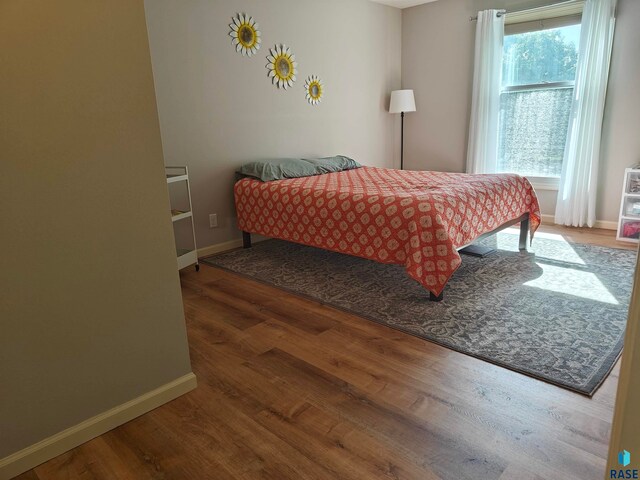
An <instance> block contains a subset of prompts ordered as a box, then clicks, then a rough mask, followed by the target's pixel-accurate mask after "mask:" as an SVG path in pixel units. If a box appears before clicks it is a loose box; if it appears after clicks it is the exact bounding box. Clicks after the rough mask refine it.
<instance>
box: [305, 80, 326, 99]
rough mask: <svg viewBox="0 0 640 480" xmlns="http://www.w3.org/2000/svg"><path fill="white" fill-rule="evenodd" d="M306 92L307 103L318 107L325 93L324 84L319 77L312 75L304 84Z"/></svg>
mask: <svg viewBox="0 0 640 480" xmlns="http://www.w3.org/2000/svg"><path fill="white" fill-rule="evenodd" d="M304 90H305V92H306V96H307V102H309V103H310V104H311V105H317V104H319V103H320V101H321V100H322V94H323V93H324V83H322V80H320V78H318V76H317V75H310V76H309V77H308V78H307V81H306V82H305V83H304Z"/></svg>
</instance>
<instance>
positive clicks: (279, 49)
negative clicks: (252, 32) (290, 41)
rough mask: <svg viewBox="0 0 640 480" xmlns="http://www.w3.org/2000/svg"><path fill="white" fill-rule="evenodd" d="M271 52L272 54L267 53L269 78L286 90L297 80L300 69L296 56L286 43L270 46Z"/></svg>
mask: <svg viewBox="0 0 640 480" xmlns="http://www.w3.org/2000/svg"><path fill="white" fill-rule="evenodd" d="M269 52H270V54H269V55H267V60H268V61H269V63H267V69H268V70H269V78H270V79H271V82H272V83H273V84H274V85H276V86H277V87H278V88H280V87H283V88H284V89H285V90H286V89H287V88H289V87H290V86H291V85H293V82H295V81H296V72H297V69H298V63H297V62H296V56H295V55H294V54H293V53H291V49H290V48H289V47H287V46H286V45H276V46H275V47H274V48H270V49H269Z"/></svg>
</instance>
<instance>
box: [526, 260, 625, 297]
mask: <svg viewBox="0 0 640 480" xmlns="http://www.w3.org/2000/svg"><path fill="white" fill-rule="evenodd" d="M536 265H537V266H538V267H540V268H541V269H542V275H540V276H539V277H538V278H536V279H535V280H531V281H529V282H526V283H525V284H524V285H526V286H527V287H534V288H539V289H542V290H548V291H552V292H557V293H563V294H565V295H572V296H574V297H580V298H586V299H589V300H594V301H596V302H602V303H609V304H611V305H619V303H618V301H617V300H616V298H615V297H614V296H613V295H612V294H611V292H610V291H609V290H608V289H607V287H605V286H604V285H603V283H602V282H601V281H600V280H598V277H597V276H596V275H595V274H593V273H590V272H583V271H580V270H574V269H572V268H570V267H569V268H567V267H557V266H555V265H546V264H544V263H537V262H536Z"/></svg>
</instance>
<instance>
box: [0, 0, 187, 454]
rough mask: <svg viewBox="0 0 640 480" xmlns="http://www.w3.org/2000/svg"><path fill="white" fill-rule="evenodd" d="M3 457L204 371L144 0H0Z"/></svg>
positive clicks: (0, 442)
mask: <svg viewBox="0 0 640 480" xmlns="http://www.w3.org/2000/svg"><path fill="white" fill-rule="evenodd" d="M0 45H2V50H1V53H0V105H1V107H0V156H1V159H0V168H1V173H0V205H1V206H2V215H1V216H0V245H1V246H2V255H1V256H0V290H1V291H2V294H1V296H0V332H1V333H0V459H1V458H3V457H5V456H7V455H9V454H11V453H13V452H16V451H18V450H20V449H23V448H25V447H27V446H29V445H31V444H33V443H35V442H38V441H40V440H42V439H44V438H46V437H48V436H50V435H52V434H55V433H58V432H60V431H61V430H63V429H65V428H67V427H70V426H73V425H76V424H78V423H79V422H81V421H83V420H85V419H87V418H89V417H92V416H94V415H96V414H99V413H101V412H104V411H106V410H108V409H110V408H112V407H114V406H117V405H120V404H122V403H124V402H127V401H129V400H131V399H133V398H135V397H137V396H139V395H142V394H144V393H146V392H149V391H150V390H152V389H155V388H156V387H159V386H161V385H163V384H166V383H168V382H171V381H173V380H175V379H177V378H178V377H181V376H183V375H185V374H188V373H189V372H190V371H191V367H190V364H189V356H188V347H187V342H186V336H185V325H184V317H183V311H182V303H181V296H180V290H179V279H178V276H177V273H176V260H175V257H174V251H173V240H172V233H171V224H170V221H169V217H168V215H169V214H168V196H167V190H166V184H165V180H164V176H163V175H164V172H163V159H162V147H161V140H160V131H159V125H158V117H157V111H156V103H155V96H154V89H153V78H152V72H151V63H150V55H149V47H148V41H147V32H146V25H145V17H144V10H143V3H142V1H141V0H140V1H132V0H111V1H109V2H95V1H87V0H62V1H57V2H51V1H49V0H2V1H0Z"/></svg>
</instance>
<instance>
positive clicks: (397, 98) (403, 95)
mask: <svg viewBox="0 0 640 480" xmlns="http://www.w3.org/2000/svg"><path fill="white" fill-rule="evenodd" d="M415 111H416V101H415V98H414V97H413V90H394V91H393V92H391V103H390V104H389V113H399V114H400V118H401V120H400V122H401V125H402V126H401V130H400V131H401V133H400V170H404V114H405V112H415Z"/></svg>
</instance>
